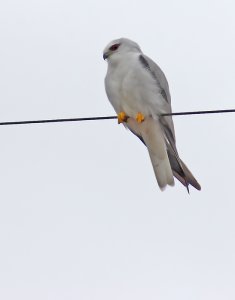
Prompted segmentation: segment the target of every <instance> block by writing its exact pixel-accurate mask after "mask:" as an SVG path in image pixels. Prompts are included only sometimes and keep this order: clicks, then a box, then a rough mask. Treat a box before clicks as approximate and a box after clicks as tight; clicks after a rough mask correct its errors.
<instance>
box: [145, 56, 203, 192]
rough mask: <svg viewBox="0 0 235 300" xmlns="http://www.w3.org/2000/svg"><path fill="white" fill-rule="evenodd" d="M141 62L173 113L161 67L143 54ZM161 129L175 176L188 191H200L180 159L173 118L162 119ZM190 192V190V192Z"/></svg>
mask: <svg viewBox="0 0 235 300" xmlns="http://www.w3.org/2000/svg"><path fill="white" fill-rule="evenodd" d="M139 60H140V62H141V64H142V66H143V67H144V68H146V69H147V71H148V72H150V73H151V75H152V77H153V78H154V79H155V81H156V84H157V85H158V87H160V89H161V95H162V97H163V98H164V99H165V101H166V102H167V103H168V104H169V105H168V109H167V110H168V111H167V112H166V113H171V112H172V110H171V96H170V91H169V85H168V82H167V79H166V76H165V74H164V73H163V71H162V70H161V69H160V67H159V66H158V65H157V64H156V63H155V62H154V61H153V60H152V59H150V58H149V57H147V56H146V55H143V54H141V55H140V56H139ZM160 123H161V127H162V130H163V133H164V137H165V141H166V146H167V153H168V157H169V160H170V164H171V167H172V170H173V174H174V176H175V177H176V178H177V179H178V180H179V181H180V182H181V183H182V184H183V185H185V186H186V188H187V190H188V185H189V184H191V185H192V186H194V187H195V188H196V189H198V190H200V189H201V187H200V185H199V183H198V182H197V180H196V179H195V178H194V176H193V175H192V173H191V172H190V171H189V169H188V168H187V166H186V165H185V164H184V163H183V161H182V160H181V159H180V157H179V154H178V151H177V148H176V141H175V130H174V124H173V120H172V117H171V116H165V117H161V118H160ZM188 191H189V190H188Z"/></svg>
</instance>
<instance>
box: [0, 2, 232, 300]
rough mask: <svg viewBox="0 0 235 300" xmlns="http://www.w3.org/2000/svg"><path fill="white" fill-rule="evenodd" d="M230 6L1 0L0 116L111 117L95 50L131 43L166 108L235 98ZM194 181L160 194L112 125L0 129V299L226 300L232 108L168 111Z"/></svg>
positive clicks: (228, 104) (134, 143) (220, 104)
mask: <svg viewBox="0 0 235 300" xmlns="http://www.w3.org/2000/svg"><path fill="white" fill-rule="evenodd" d="M234 10H235V4H234V1H232V0H231V1H228V0H225V1H212V0H211V1H202V0H198V1H186V0H185V1H183V0H179V1H173V0H172V1H169V0H168V1H147V0H146V1H129V2H126V1H124V0H121V1H116V2H113V1H111V2H110V1H89V0H88V1H52V0H47V1H46V0H40V1H29V0H28V1H26V0H22V1H4V2H3V1H2V2H1V4H0V38H1V47H0V103H1V110H0V120H1V121H8V120H23V119H40V118H58V117H59V118H63V117H64V118H66V117H80V116H81V117H83V116H103V115H113V114H114V112H113V109H112V107H111V105H110V104H109V103H108V100H107V98H106V95H105V91H104V86H103V78H104V76H105V73H106V62H104V61H103V59H102V51H103V48H104V47H105V46H106V44H107V43H108V42H109V41H110V40H112V39H114V38H119V37H122V36H124V37H128V38H131V39H133V40H135V41H136V42H137V43H139V44H140V46H141V48H142V50H143V52H144V53H145V54H147V55H148V56H150V57H151V58H152V59H153V60H155V61H156V62H157V63H158V64H159V65H160V66H161V68H162V69H163V71H164V72H165V74H166V76H167V78H168V81H169V85H170V91H171V96H172V106H173V110H174V111H181V110H198V109H200V110H202V109H222V108H232V107H234V101H235V89H234V80H235V79H234V78H235V68H234V65H235V56H234V53H235V33H234V28H235V19H234ZM174 123H175V129H176V138H177V146H178V150H179V153H180V156H181V157H182V159H183V160H184V161H185V162H186V164H187V165H188V166H189V168H190V169H191V170H192V172H193V174H194V175H195V176H196V178H197V179H198V181H199V182H200V184H201V186H202V191H201V192H197V191H195V190H193V189H191V194H190V195H188V194H187V192H186V190H185V189H184V188H183V186H182V185H180V184H179V183H178V182H177V183H176V186H175V187H174V188H168V189H167V190H166V191H165V192H161V191H160V190H159V188H158V186H157V183H156V182H155V177H154V174H153V170H152V167H151V163H150V161H149V157H148V153H147V151H146V149H145V148H144V146H143V145H142V144H141V143H140V142H139V140H138V139H137V138H136V137H135V136H133V135H132V134H130V133H129V132H128V131H126V130H125V129H124V128H122V126H121V125H120V126H118V125H117V123H116V122H115V121H100V122H84V123H76V124H75V123H73V124H50V125H31V126H15V127H1V128H0V136H1V168H0V178H1V181H0V182H1V189H0V191H1V192H0V194H1V200H0V240H1V246H0V298H1V299H4V300H13V299H17V300H18V299H20V300H21V299H22V300H31V299H34V300H37V299H38V300H39V299H40V300H41V299H48V300H54V299H56V300H64V299H66V300H74V299H81V300H90V299H102V300H106V299H107V300H109V299H118V300H119V299H124V300H125V299H136V300H139V299H149V300H151V299H161V300H169V299H180V300H188V299H190V300H191V299H192V300H194V299H195V300H198V299H200V300H201V299H202V300H204V299H205V300H207V299H213V300H218V299H226V300H230V299H231V300H232V299H234V298H235V284H234V282H235V271H234V270H235V238H234V228H235V220H234V211H235V201H234V200H235V199H234V198H235V197H234V186H233V184H234V168H235V160H234V153H235V142H234V138H233V136H234V128H235V121H234V115H232V114H231V115H214V116H191V117H175V118H174Z"/></svg>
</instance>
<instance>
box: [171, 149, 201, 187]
mask: <svg viewBox="0 0 235 300" xmlns="http://www.w3.org/2000/svg"><path fill="white" fill-rule="evenodd" d="M167 152H168V157H169V160H170V164H171V168H172V171H173V174H174V176H175V178H177V179H178V180H179V181H180V182H181V183H182V184H183V185H184V186H185V187H186V188H187V190H188V186H189V185H192V186H193V187H194V188H195V189H197V190H199V191H200V190H201V186H200V184H199V183H198V182H197V180H196V178H195V177H194V176H193V174H192V173H191V171H190V170H189V169H188V167H187V166H186V165H185V163H184V162H183V161H182V160H181V159H180V163H179V161H178V158H176V157H175V155H174V153H172V151H170V149H168V151H167Z"/></svg>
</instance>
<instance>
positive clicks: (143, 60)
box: [139, 54, 168, 102]
mask: <svg viewBox="0 0 235 300" xmlns="http://www.w3.org/2000/svg"><path fill="white" fill-rule="evenodd" d="M139 61H140V63H141V64H142V66H143V67H144V68H145V69H147V70H148V71H149V72H150V74H151V75H152V77H153V79H154V80H155V81H156V83H157V85H158V86H159V88H160V93H161V95H162V97H163V98H164V99H165V100H166V102H168V101H167V95H166V92H165V90H164V89H163V88H162V87H161V85H160V82H159V80H158V79H157V76H156V75H155V73H154V72H153V71H152V70H151V68H150V65H149V63H148V61H147V60H146V59H145V58H144V56H143V55H142V54H140V55H139Z"/></svg>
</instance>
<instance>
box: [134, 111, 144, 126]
mask: <svg viewBox="0 0 235 300" xmlns="http://www.w3.org/2000/svg"><path fill="white" fill-rule="evenodd" d="M135 119H136V121H137V122H138V123H142V122H143V121H144V115H143V114H142V113H141V112H138V113H137V115H136V117H135Z"/></svg>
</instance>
